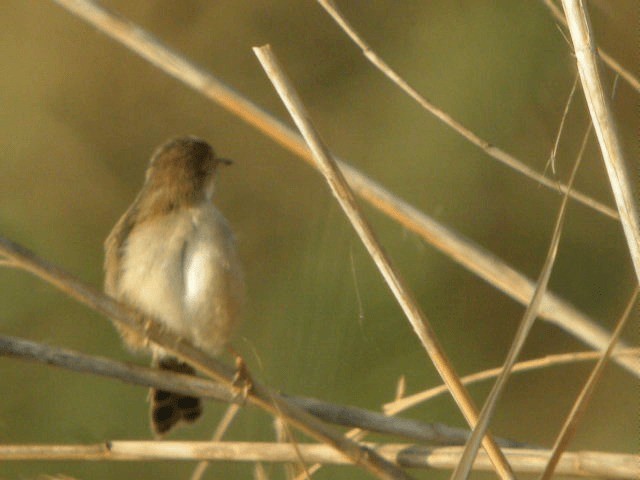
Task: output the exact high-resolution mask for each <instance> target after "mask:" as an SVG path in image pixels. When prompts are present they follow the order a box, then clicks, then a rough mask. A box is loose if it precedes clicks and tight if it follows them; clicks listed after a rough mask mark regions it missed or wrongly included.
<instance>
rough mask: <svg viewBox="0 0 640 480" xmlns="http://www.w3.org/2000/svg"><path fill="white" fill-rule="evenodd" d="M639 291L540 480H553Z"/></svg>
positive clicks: (552, 451)
mask: <svg viewBox="0 0 640 480" xmlns="http://www.w3.org/2000/svg"><path fill="white" fill-rule="evenodd" d="M638 292H640V287H638V286H637V287H636V288H635V290H634V292H633V295H631V299H630V300H629V304H628V305H627V307H626V308H625V311H624V313H623V314H622V317H620V320H619V321H618V325H617V326H616V328H615V330H614V331H613V333H612V334H611V341H610V342H609V346H608V347H607V349H606V350H605V351H604V353H603V354H602V355H601V357H600V359H599V360H598V363H597V364H596V366H595V367H594V368H593V370H592V371H591V374H590V375H589V378H588V379H587V381H586V383H585V385H584V387H583V388H582V391H581V392H580V395H578V398H577V399H576V401H575V403H574V404H573V407H572V408H571V412H570V413H569V415H568V416H567V419H566V420H565V422H564V425H563V426H562V430H561V431H560V434H559V435H558V438H556V441H555V443H554V445H553V449H552V450H551V456H550V457H549V461H548V463H547V466H546V467H545V469H544V472H542V475H541V476H540V480H551V477H552V476H553V473H554V472H555V469H556V467H557V466H558V462H559V461H560V457H561V455H562V453H563V452H564V451H565V450H566V449H567V447H568V446H569V442H570V441H571V439H572V438H573V437H574V435H575V433H576V430H577V429H578V424H579V423H580V420H581V419H582V417H583V416H584V413H585V411H586V410H587V405H589V400H590V399H591V396H592V394H593V392H594V390H595V387H596V385H597V384H598V382H599V381H600V379H601V378H602V373H603V372H604V367H605V366H606V365H607V362H608V360H609V358H610V357H611V353H612V352H613V347H614V346H615V344H616V342H617V341H618V339H619V338H620V335H621V334H622V330H623V329H624V327H625V325H626V324H627V321H628V320H629V317H630V316H631V309H632V308H633V306H634V305H635V302H636V299H637V298H638Z"/></svg>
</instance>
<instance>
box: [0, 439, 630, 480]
mask: <svg viewBox="0 0 640 480" xmlns="http://www.w3.org/2000/svg"><path fill="white" fill-rule="evenodd" d="M366 445H367V446H368V447H369V448H370V449H371V450H372V451H373V450H375V451H376V452H378V453H379V454H380V455H382V456H383V457H384V458H386V459H387V461H389V462H395V463H397V464H398V465H400V466H402V467H406V468H432V469H433V468H435V469H441V470H444V469H451V468H453V467H454V466H455V465H456V463H457V462H458V460H459V458H460V454H461V452H462V448H461V447H421V446H416V445H407V444H374V443H367V444H366ZM298 448H299V449H300V452H301V454H302V456H303V457H304V458H305V459H306V460H307V461H309V462H319V463H322V464H333V465H344V464H347V463H349V462H348V460H346V459H345V458H344V457H343V456H342V455H340V454H338V453H337V452H336V451H335V450H333V449H331V448H330V447H328V446H327V445H322V444H313V443H311V444H304V443H303V444H299V445H298ZM505 454H506V455H508V456H509V460H510V461H511V462H512V464H513V466H514V468H515V469H516V470H517V471H518V472H521V473H523V474H525V473H539V472H541V471H542V469H543V468H544V465H545V463H546V461H547V458H549V452H548V451H546V450H512V449H506V450H505ZM0 460H2V461H20V460H47V461H53V460H66V461H78V460H79V461H86V460H94V461H99V460H102V461H105V460H109V461H128V462H129V461H143V462H149V461H166V460H178V461H179V460H183V461H193V460H212V461H213V460H218V461H235V462H292V461H296V460H297V453H296V452H295V451H294V448H293V445H291V444H288V443H268V442H189V441H161V442H159V441H132V440H112V441H108V442H104V443H97V444H89V445H24V444H23V445H6V444H3V445H0ZM475 468H476V469H477V470H478V471H489V470H491V469H492V468H493V467H492V465H491V462H490V460H489V458H488V456H487V455H486V454H485V453H484V452H480V453H479V454H478V458H477V460H476V465H475ZM557 473H558V474H559V475H567V476H576V477H586V478H602V477H606V478H618V479H628V480H635V479H637V478H638V477H639V476H640V457H639V456H638V455H630V454H623V453H604V452H587V451H582V452H565V453H564V455H562V458H561V460H560V463H559V465H558V469H557Z"/></svg>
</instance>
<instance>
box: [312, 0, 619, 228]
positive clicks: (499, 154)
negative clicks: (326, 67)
mask: <svg viewBox="0 0 640 480" xmlns="http://www.w3.org/2000/svg"><path fill="white" fill-rule="evenodd" d="M317 1H318V3H319V4H320V5H321V6H322V7H323V8H324V9H325V10H326V11H327V13H328V14H329V15H331V17H332V18H333V19H334V20H335V22H336V23H337V24H338V25H339V26H340V28H342V30H343V31H344V32H345V33H346V34H347V35H348V36H349V38H351V40H352V41H353V43H355V44H356V45H357V46H358V47H359V48H360V49H361V50H362V53H363V54H364V56H365V57H366V58H367V60H369V61H370V62H371V63H372V64H373V65H374V66H375V67H376V68H378V70H380V71H381V72H382V73H383V74H384V75H385V76H386V77H387V78H388V79H389V80H391V81H392V82H393V83H394V84H396V85H397V86H398V87H399V88H400V89H401V90H402V91H403V92H404V93H406V94H407V95H409V96H410V97H411V98H412V99H413V100H415V101H416V102H417V103H418V105H420V106H421V107H422V108H424V109H425V110H426V111H428V112H429V113H430V114H432V115H433V116H434V117H436V118H437V119H438V120H440V121H441V122H442V123H444V124H445V125H446V126H447V127H449V128H451V129H452V130H453V131H455V132H456V133H458V134H459V135H461V136H462V137H463V138H464V139H465V140H467V141H468V142H470V143H472V144H473V145H475V146H476V147H478V148H480V149H481V150H482V151H483V152H485V153H486V154H487V155H489V156H490V157H492V158H494V159H495V160H498V161H499V162H501V163H502V164H504V165H506V166H508V167H509V168H512V169H513V170H515V171H516V172H519V173H521V174H523V175H525V176H526V177H528V178H530V179H532V180H535V181H536V182H538V183H539V184H541V185H544V186H545V187H547V188H550V189H551V190H555V191H557V192H560V193H562V194H567V193H568V194H569V196H571V197H572V198H573V199H575V200H577V201H578V202H580V203H582V204H584V205H587V206H589V207H591V208H593V209H594V210H596V211H598V212H600V213H603V214H605V215H607V216H609V217H611V218H617V214H616V212H615V211H614V210H613V209H611V208H610V207H607V206H606V205H603V204H602V203H600V202H597V201H596V200H594V199H592V198H591V197H589V196H587V195H585V194H583V193H580V192H578V191H575V190H574V191H569V190H568V189H567V186H566V185H564V184H562V183H559V182H556V181H554V180H551V179H549V178H547V177H545V176H544V175H543V174H541V173H538V172H536V171H535V170H534V169H533V168H531V167H529V166H528V165H526V164H525V163H524V162H522V161H520V160H518V159H517V158H516V157H514V156H513V155H511V154H509V153H507V152H505V151H504V150H502V149H500V148H498V147H496V146H495V145H492V144H491V143H490V142H488V141H486V140H485V139H483V138H481V137H479V136H478V135H476V134H475V133H474V132H472V131H471V130H469V129H468V128H467V127H465V126H464V125H462V124H461V123H460V122H458V121H457V120H456V119H454V118H453V117H452V116H451V115H449V114H448V113H446V112H445V111H444V110H442V109H441V108H439V107H437V106H435V105H434V104H433V103H432V102H430V101H429V100H428V99H426V98H425V97H424V96H423V95H421V94H420V93H419V92H418V91H417V90H416V89H415V88H413V87H412V86H411V85H409V83H408V82H407V81H406V80H404V79H403V78H402V77H401V76H400V75H398V73H396V71H395V70H393V69H392V68H391V67H390V66H389V65H387V63H386V62H385V61H384V60H383V59H382V58H380V56H379V55H378V54H376V52H375V51H374V50H373V49H372V48H371V47H370V46H369V44H367V42H365V41H364V39H363V38H362V37H361V36H360V35H359V34H358V32H356V31H355V29H354V28H353V27H352V26H351V24H349V22H348V21H347V19H346V18H344V16H343V15H342V14H341V13H340V12H339V11H338V9H337V8H336V6H335V5H334V4H333V2H332V0H317Z"/></svg>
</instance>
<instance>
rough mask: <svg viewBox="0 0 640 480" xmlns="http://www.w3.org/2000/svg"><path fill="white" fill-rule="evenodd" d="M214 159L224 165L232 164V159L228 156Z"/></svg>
mask: <svg viewBox="0 0 640 480" xmlns="http://www.w3.org/2000/svg"><path fill="white" fill-rule="evenodd" d="M216 160H218V161H219V162H220V163H222V164H224V165H233V160H229V159H228V158H217V159H216Z"/></svg>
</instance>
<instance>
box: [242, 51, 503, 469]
mask: <svg viewBox="0 0 640 480" xmlns="http://www.w3.org/2000/svg"><path fill="white" fill-rule="evenodd" d="M253 51H254V52H255V54H256V56H257V57H258V60H260V63H261V65H262V68H264V70H265V72H266V74H267V76H268V77H269V80H271V83H273V86H274V87H275V89H276V91H277V92H278V95H280V98H281V100H282V101H283V103H284V104H285V106H286V107H287V110H288V111H289V114H290V115H291V117H292V118H293V120H294V122H295V123H296V126H297V127H298V129H299V130H300V133H302V136H303V137H304V139H305V140H306V142H307V144H308V145H309V149H310V150H311V151H312V152H313V155H314V157H315V159H316V162H317V166H318V169H319V170H320V171H321V173H322V174H323V175H324V177H325V179H326V180H327V183H328V184H329V186H330V187H331V191H332V192H333V194H334V196H335V197H336V198H337V200H338V203H339V204H340V206H341V207H342V209H343V210H344V212H345V214H346V216H347V218H348V219H349V221H350V222H351V224H352V226H353V227H354V229H355V231H356V232H357V234H358V236H359V237H360V239H361V240H362V242H363V243H364V245H365V247H366V248H367V251H368V252H369V255H371V257H372V259H373V261H374V263H375V264H376V266H377V267H378V269H379V270H380V273H381V274H382V276H383V277H384V279H385V281H386V283H387V285H388V286H389V289H390V290H391V292H392V293H393V295H394V296H395V298H396V300H397V302H398V303H399V304H400V307H401V308H402V310H403V312H404V314H405V315H406V317H407V319H408V320H409V323H410V324H411V327H412V328H413V330H414V332H415V334H416V335H417V336H418V338H419V339H420V342H421V343H422V346H423V347H424V349H425V350H426V352H427V353H428V355H429V357H430V358H431V361H432V362H433V364H434V366H435V367H436V370H437V371H438V373H439V374H440V376H441V377H442V379H443V380H444V383H445V384H446V385H447V386H448V387H449V390H450V391H451V395H452V396H453V399H454V400H455V401H456V403H457V404H458V407H459V408H460V411H461V412H462V414H463V415H464V417H465V419H466V420H467V422H468V423H469V425H470V426H471V428H473V427H474V426H475V424H476V422H477V411H476V408H475V405H474V404H473V401H472V400H471V397H470V396H469V394H468V393H467V391H466V390H465V388H464V386H463V385H462V383H460V378H459V377H458V375H457V374H456V372H455V370H454V368H453V366H452V364H451V362H450V361H449V359H448V358H447V356H446V354H445V352H444V350H443V349H442V347H441V345H440V342H439V341H438V339H437V336H436V334H435V332H434V331H433V329H432V328H431V325H430V324H429V320H428V319H427V317H426V315H425V314H424V313H423V312H422V310H421V308H420V306H419V305H418V303H417V302H416V300H415V297H414V296H413V294H412V293H411V291H410V289H409V287H408V285H407V284H406V283H405V281H404V279H403V278H402V277H401V276H400V274H399V272H398V271H397V270H396V268H395V267H394V265H393V264H392V263H391V259H390V258H389V257H388V256H387V254H386V253H385V252H384V250H383V249H382V246H381V245H380V242H379V241H378V239H377V237H376V235H375V233H374V231H373V230H372V228H371V226H370V225H369V223H368V222H367V220H366V219H365V218H364V215H363V214H362V211H361V210H360V207H359V206H358V204H357V202H356V199H355V196H354V195H353V192H352V190H351V188H350V187H349V184H348V183H347V181H346V180H345V178H344V176H343V175H342V172H341V170H340V167H339V166H338V165H337V163H336V162H335V160H334V159H333V157H332V156H331V153H330V152H329V150H328V149H327V147H326V146H325V145H324V143H323V142H322V140H321V139H320V135H319V134H318V132H317V131H316V129H315V127H314V126H313V125H312V123H311V120H310V117H309V114H308V113H307V111H306V110H305V108H304V106H303V104H302V101H301V100H300V98H299V97H298V94H297V93H296V91H295V89H294V87H293V86H292V84H291V82H290V80H289V79H288V78H287V76H286V75H285V74H284V72H283V71H282V68H281V67H280V65H279V64H278V61H277V59H276V57H275V55H274V54H273V53H272V51H271V48H270V47H269V46H268V45H267V46H263V47H260V48H257V47H256V48H254V49H253ZM483 445H484V447H485V449H486V450H487V452H488V453H489V456H490V457H491V460H492V461H493V462H494V465H495V466H496V469H497V471H498V473H499V475H500V476H501V477H502V478H505V479H509V478H513V471H512V470H511V468H510V467H509V464H508V462H507V461H506V459H505V457H504V455H503V454H502V453H501V452H500V449H499V448H498V446H497V445H496V443H495V441H494V440H493V439H492V438H491V435H489V434H487V436H486V437H485V439H484V441H483Z"/></svg>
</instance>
